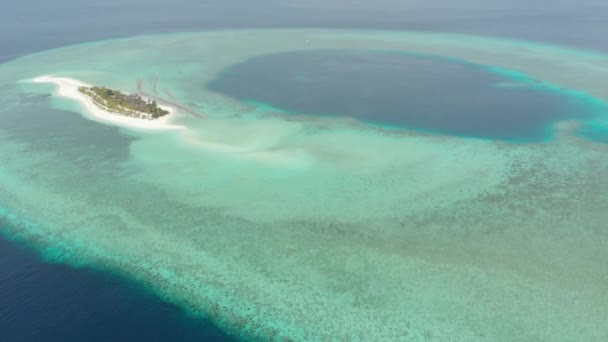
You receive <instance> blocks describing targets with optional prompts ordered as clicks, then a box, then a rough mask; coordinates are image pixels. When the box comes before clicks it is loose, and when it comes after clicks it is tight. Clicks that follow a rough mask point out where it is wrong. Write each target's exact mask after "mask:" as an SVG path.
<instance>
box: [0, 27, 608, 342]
mask: <svg viewBox="0 0 608 342" xmlns="http://www.w3.org/2000/svg"><path fill="white" fill-rule="evenodd" d="M305 41H309V42H310V43H309V44H308V45H303V44H302V42H305ZM361 45H365V46H366V47H368V48H372V49H383V50H387V49H388V50H394V51H404V50H405V49H407V50H408V51H418V52H420V53H425V54H433V55H439V56H445V57H449V58H457V59H462V60H467V61H469V62H471V63H476V64H480V65H487V66H496V67H498V68H500V69H497V70H503V71H504V70H515V71H518V72H520V74H518V73H515V74H514V75H517V76H519V77H523V75H529V76H527V77H529V78H530V79H534V80H538V81H540V82H543V83H542V87H544V88H546V87H561V88H563V89H569V90H568V91H569V92H573V94H579V95H583V94H585V96H587V97H586V98H584V99H583V100H584V101H583V104H588V103H587V102H586V101H587V100H589V101H590V99H591V98H590V97H593V98H595V100H596V101H597V102H594V103H596V104H598V105H600V104H601V103H602V102H603V101H605V100H606V99H608V92H607V90H606V88H605V86H604V82H605V79H606V77H607V76H608V58H607V57H605V56H603V55H598V54H591V53H588V52H582V51H576V50H570V49H562V48H559V47H548V46H543V45H538V44H532V43H525V42H516V41H503V40H495V39H489V38H479V37H469V36H454V35H440V34H422V33H406V32H404V33H395V32H363V31H321V30H278V31H273V30H268V31H265V30H253V31H226V32H209V33H197V34H178V35H166V36H150V37H140V38H134V39H127V40H113V41H107V42H98V43H93V44H86V45H80V46H74V47H68V48H64V49H58V50H53V51H48V52H45V53H40V54H36V55H32V56H28V57H25V58H22V59H19V60H16V61H14V62H11V63H8V64H4V65H2V66H0V80H1V81H0V87H2V91H1V92H0V103H1V104H2V106H1V107H0V108H1V109H0V110H1V112H0V116H1V117H2V122H3V125H2V126H1V127H0V156H1V158H2V163H0V180H1V182H0V184H1V185H0V199H1V200H0V201H1V203H2V206H3V208H6V209H5V210H3V211H2V213H1V215H2V217H3V219H4V220H7V221H10V222H11V225H10V228H9V229H8V231H6V233H7V234H10V235H11V236H14V237H18V238H20V239H23V240H26V241H29V242H30V243H32V244H33V245H34V246H36V247H37V248H39V249H40V250H42V251H43V253H44V254H45V255H46V256H47V258H49V259H52V260H54V261H60V262H65V263H72V264H77V265H91V266H93V267H98V268H102V269H115V270H120V271H121V272H123V273H124V274H128V275H130V276H131V277H133V279H136V280H139V281H141V282H143V283H144V284H146V285H147V286H148V287H150V289H152V290H154V291H156V293H158V294H159V295H161V296H162V297H163V298H165V299H167V300H169V301H172V302H173V303H176V304H178V305H180V306H182V307H184V308H186V309H187V310H189V311H190V312H192V313H194V314H198V315H203V316H205V317H208V318H210V319H212V320H213V321H214V322H217V323H218V324H219V325H220V326H222V327H223V328H224V329H226V330H229V331H231V332H234V333H235V334H236V335H238V336H240V337H241V338H243V339H262V340H264V339H279V338H293V339H295V340H335V339H342V340H399V339H406V340H413V341H416V340H425V339H426V340H428V339H431V340H433V339H434V340H450V339H452V340H463V341H475V340H479V341H482V340H488V339H491V340H496V341H513V340H535V341H536V340H546V341H559V340H563V341H570V340H585V341H603V340H605V338H606V337H607V336H608V335H607V334H608V331H607V330H606V327H605V310H606V308H607V307H608V295H607V294H608V291H606V285H605V284H606V282H605V280H606V277H607V274H606V268H605V264H606V261H608V254H607V253H608V248H606V246H607V244H608V234H607V233H608V232H606V229H605V222H606V221H607V220H608V216H607V215H608V214H607V212H606V210H605V203H607V201H608V198H607V196H608V195H607V194H608V182H607V181H606V177H605V175H606V172H608V163H606V161H605V160H606V158H605V156H606V153H607V152H608V145H607V144H601V143H597V142H594V141H592V140H589V139H584V138H581V137H580V135H581V134H584V133H581V132H582V131H580V130H579V128H580V125H581V124H585V122H584V121H577V120H568V121H558V122H555V123H554V125H553V126H552V129H553V139H550V140H543V141H542V142H538V143H532V142H526V143H519V144H505V143H504V142H502V141H494V140H489V139H469V138H462V137H458V136H450V135H438V134H428V133H420V132H417V131H415V130H399V131H395V130H392V131H390V130H385V129H378V128H377V127H374V126H370V125H366V124H362V123H361V122H359V121H357V120H352V119H349V118H346V117H324V116H315V115H297V114H298V113H289V112H284V111H281V110H279V109H276V108H272V107H271V106H265V105H259V106H258V105H254V106H252V105H251V104H248V103H243V102H240V101H237V100H235V99H233V98H230V97H227V96H225V95H222V94H219V93H216V92H211V91H209V90H208V89H205V88H204V87H203V86H202V85H204V84H207V83H208V82H211V81H212V80H214V79H217V77H218V75H220V73H221V72H222V71H223V70H226V68H228V67H230V66H233V65H238V64H240V63H243V62H245V61H247V60H248V59H251V58H253V57H255V56H263V55H270V54H273V53H279V52H281V51H301V50H307V49H310V50H319V49H327V48H330V47H337V48H345V49H350V48H353V47H360V46H361ZM167 51H171V52H172V53H167ZM45 74H55V75H57V76H65V77H74V78H78V79H81V80H83V81H85V82H89V83H95V84H103V85H106V86H109V87H115V88H120V89H122V90H124V91H135V90H136V84H137V80H138V79H142V80H143V81H144V84H145V87H146V90H147V91H150V92H153V91H154V89H156V90H157V93H158V95H159V96H165V95H167V91H168V93H170V94H172V96H173V97H174V98H175V99H176V100H177V101H178V102H180V103H183V104H186V105H188V106H191V107H193V108H195V109H196V110H198V111H200V112H203V113H205V114H207V115H208V118H207V119H199V118H196V117H193V116H189V115H187V114H182V115H179V116H178V117H176V118H175V123H176V124H181V125H185V126H187V127H188V129H186V130H183V131H166V132H165V131H161V132H141V131H130V130H128V129H124V128H119V127H113V126H107V125H104V124H101V123H98V122H95V121H92V120H90V119H88V117H87V116H86V112H84V111H83V109H82V108H81V107H80V106H79V105H78V104H77V103H74V102H73V101H70V100H67V99H63V98H60V97H57V96H50V97H47V96H44V94H48V93H53V91H54V89H53V87H52V86H50V85H39V84H31V83H28V82H27V79H29V78H31V77H35V76H40V75H45ZM503 86H507V85H504V84H503ZM508 86H512V85H508ZM550 89H551V90H553V89H555V90H557V88H550ZM167 96H168V95H167ZM574 105H577V104H574ZM593 122H595V123H598V124H599V123H601V122H602V117H601V116H598V117H595V118H594V119H593ZM27 222H36V223H37V224H26V223H27ZM327 317H331V319H327Z"/></svg>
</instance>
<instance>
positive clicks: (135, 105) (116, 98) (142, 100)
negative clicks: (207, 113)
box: [31, 75, 199, 130]
mask: <svg viewBox="0 0 608 342" xmlns="http://www.w3.org/2000/svg"><path fill="white" fill-rule="evenodd" d="M31 82H33V83H51V84H54V85H56V86H57V89H56V91H55V94H56V95H58V96H60V97H65V98H68V99H72V100H75V101H78V102H80V103H81V104H82V106H83V109H84V110H83V111H80V114H82V115H84V116H85V117H86V118H88V119H91V120H95V121H98V122H103V123H106V124H111V125H117V126H121V127H126V128H129V129H133V130H166V129H171V130H173V129H180V130H181V129H186V127H185V126H182V125H175V124H173V123H172V121H173V119H174V118H175V114H176V113H177V111H178V110H180V111H185V110H186V109H187V108H185V107H183V106H180V105H179V104H174V103H171V102H168V101H165V100H163V99H160V98H157V97H155V96H154V95H148V94H145V93H143V91H141V89H140V88H141V85H138V87H139V88H138V92H137V94H133V95H131V94H125V93H122V92H120V91H118V90H115V89H110V88H106V87H101V86H98V85H91V84H88V83H84V82H82V81H80V80H77V79H74V78H68V77H57V76H52V75H46V76H39V77H36V78H33V79H31ZM189 113H192V114H193V115H195V116H199V115H197V114H196V113H194V112H193V111H189Z"/></svg>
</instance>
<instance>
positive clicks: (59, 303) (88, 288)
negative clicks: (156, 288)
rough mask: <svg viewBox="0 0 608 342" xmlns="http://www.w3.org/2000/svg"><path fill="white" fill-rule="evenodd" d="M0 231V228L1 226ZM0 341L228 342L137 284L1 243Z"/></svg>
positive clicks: (220, 332)
mask: <svg viewBox="0 0 608 342" xmlns="http://www.w3.org/2000/svg"><path fill="white" fill-rule="evenodd" d="M0 229H2V227H0ZM0 271H1V272H0V341H3V342H4V341H7V342H9V341H32V342H34V341H159V342H160V341H230V340H231V338H230V337H229V336H227V335H226V334H225V333H223V332H222V331H220V330H219V329H217V328H216V327H214V326H213V325H212V324H211V323H209V322H207V321H205V320H201V319H195V318H192V317H189V316H188V315H187V314H185V313H184V312H183V311H182V310H181V309H180V308H178V307H176V306H174V305H172V304H168V303H165V302H163V301H161V300H160V299H159V298H158V297H156V296H155V295H154V294H152V293H150V292H148V291H147V290H145V289H144V288H143V287H142V286H141V285H139V284H137V283H134V282H131V281H129V280H127V279H125V278H122V277H119V276H117V275H111V274H105V273H100V272H99V271H95V270H91V269H74V268H71V267H69V266H65V265H60V264H47V263H43V262H41V260H40V259H39V258H38V257H37V254H36V253H35V252H34V251H32V250H29V249H27V248H25V247H22V246H18V245H15V244H14V243H11V242H9V241H7V240H5V239H0Z"/></svg>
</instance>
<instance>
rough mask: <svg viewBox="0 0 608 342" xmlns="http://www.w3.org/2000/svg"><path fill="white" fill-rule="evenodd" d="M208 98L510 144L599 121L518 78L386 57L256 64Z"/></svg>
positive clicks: (359, 54)
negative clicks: (564, 124) (572, 123)
mask: <svg viewBox="0 0 608 342" xmlns="http://www.w3.org/2000/svg"><path fill="white" fill-rule="evenodd" d="M208 88H210V89H211V90H214V91H217V92H220V93H224V94H227V95H229V96H232V97H234V98H237V99H239V100H241V101H246V102H250V103H254V104H255V103H264V104H267V105H271V106H273V107H276V108H278V109H279V110H283V111H285V112H289V113H300V114H307V115H325V116H345V117H352V118H356V119H359V120H362V121H365V122H368V123H374V124H379V125H383V126H388V127H392V128H407V129H416V130H420V131H425V132H432V133H441V134H450V135H459V136H470V137H479V138H487V139H501V140H510V141H541V140H544V139H547V138H548V137H550V135H551V133H552V130H551V125H552V124H553V123H555V122H557V121H561V120H567V119H573V120H586V119H590V118H593V117H595V116H596V115H597V114H598V107H597V103H595V102H594V101H593V100H592V98H591V97H589V96H585V95H584V94H580V93H573V92H569V91H567V90H562V89H559V88H556V87H552V86H550V85H546V84H542V83H539V82H536V81H535V80H533V79H531V78H529V77H527V76H525V75H523V74H520V73H516V72H510V71H507V70H501V69H497V68H493V67H487V66H482V65H476V64H472V63H468V62H466V61H461V60H455V59H449V58H443V57H437V56H426V55H420V54H412V53H397V52H383V51H366V50H316V51H294V52H284V53H277V54H271V55H263V56H259V57H255V58H252V59H250V60H248V61H246V62H244V63H241V64H237V65H234V66H233V67H230V68H229V69H227V70H225V71H224V72H223V73H221V75H220V76H219V77H218V78H217V79H216V80H214V81H213V82H211V83H210V84H208ZM430 94H432V95H430Z"/></svg>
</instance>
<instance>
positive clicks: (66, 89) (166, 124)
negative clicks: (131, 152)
mask: <svg viewBox="0 0 608 342" xmlns="http://www.w3.org/2000/svg"><path fill="white" fill-rule="evenodd" d="M31 82H33V83H52V84H55V85H56V86H57V92H56V94H57V95H59V96H62V97H66V98H70V99H73V100H76V101H78V102H80V103H81V104H82V105H83V106H84V108H85V109H86V110H85V111H84V112H83V114H84V115H85V116H86V117H87V118H89V119H91V120H95V121H98V122H101V123H106V124H111V125H117V126H122V127H126V128H130V129H136V130H158V129H162V130H165V129H184V128H186V127H185V126H180V125H173V124H171V121H172V119H173V118H174V117H175V115H176V114H177V110H176V109H175V108H173V107H169V106H159V107H162V108H163V109H165V110H168V111H169V114H168V115H165V116H163V117H161V118H158V119H154V120H147V119H138V118H131V117H127V116H123V115H120V114H116V113H112V112H109V111H107V110H104V109H102V108H100V107H99V106H98V105H96V104H95V103H94V102H93V100H91V99H90V98H89V97H87V96H86V95H84V94H82V93H81V92H79V91H78V87H81V86H86V87H89V86H90V85H89V84H86V83H84V82H81V81H79V80H76V79H73V78H67V77H55V76H49V75H47V76H40V77H36V78H34V79H32V80H31Z"/></svg>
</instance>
